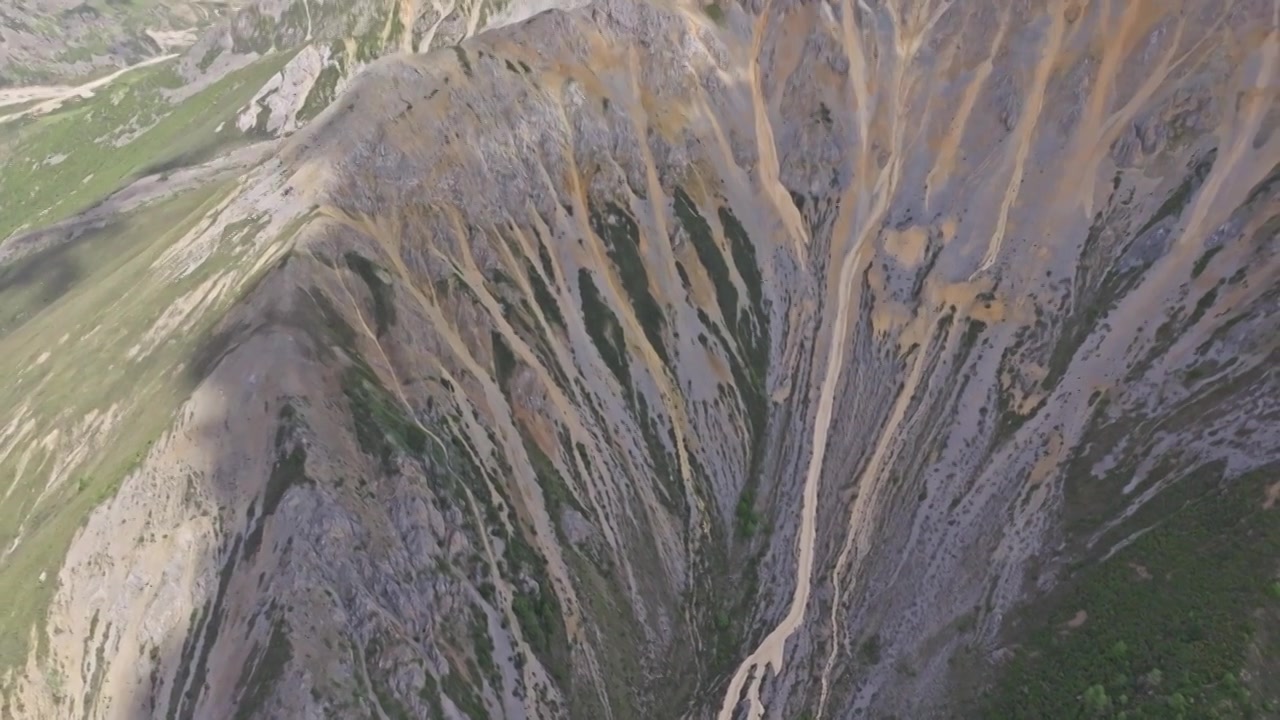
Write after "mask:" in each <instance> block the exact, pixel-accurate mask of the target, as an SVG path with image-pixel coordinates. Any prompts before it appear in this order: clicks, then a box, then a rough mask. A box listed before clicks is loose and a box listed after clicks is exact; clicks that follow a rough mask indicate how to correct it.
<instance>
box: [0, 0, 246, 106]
mask: <svg viewBox="0 0 1280 720" xmlns="http://www.w3.org/2000/svg"><path fill="white" fill-rule="evenodd" d="M242 4H243V3H242V2H240V0H11V2H6V3H5V6H4V7H2V8H0V88H4V87H9V86H23V85H29V84H32V83H37V82H46V83H47V82H54V81H67V80H72V79H78V78H83V77H84V76H87V75H91V74H97V73H102V72H109V71H110V70H112V69H116V68H119V67H123V66H125V65H131V64H134V63H137V62H139V61H141V60H144V59H146V58H150V57H154V56H157V55H161V54H163V53H166V52H171V51H173V50H174V49H182V48H185V47H186V46H187V45H190V44H191V42H192V41H193V40H194V39H195V35H196V33H197V32H199V31H200V29H202V28H203V27H205V26H207V25H209V24H210V23H213V22H216V21H217V20H218V19H219V18H221V17H224V16H226V15H227V14H228V13H230V12H231V11H233V10H235V9H236V8H237V7H239V6H240V5H242Z"/></svg>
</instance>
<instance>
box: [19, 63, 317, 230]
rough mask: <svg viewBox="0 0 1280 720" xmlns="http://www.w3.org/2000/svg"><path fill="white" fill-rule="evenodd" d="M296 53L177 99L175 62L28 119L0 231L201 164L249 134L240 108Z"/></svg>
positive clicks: (43, 220)
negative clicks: (171, 96)
mask: <svg viewBox="0 0 1280 720" xmlns="http://www.w3.org/2000/svg"><path fill="white" fill-rule="evenodd" d="M291 57H292V54H291V53H281V54H277V55H272V56H270V57H266V58H263V59H262V60H259V61H257V62H255V63H254V64H252V65H250V66H248V67H246V68H243V69H241V70H238V71H236V72H234V73H231V74H229V75H227V76H226V77H224V78H222V79H221V80H219V81H218V82H216V83H214V84H213V85H211V86H209V87H208V88H205V89H204V90H202V91H200V92H199V93H196V94H195V95H193V96H191V97H189V98H187V99H186V100H184V101H182V102H181V103H178V104H176V105H173V104H170V103H169V102H168V101H167V100H166V99H165V97H164V93H165V92H167V91H170V90H172V89H173V88H176V87H177V86H178V85H179V84H180V80H179V78H178V77H177V75H176V73H175V72H174V71H173V69H172V68H171V67H169V66H167V65H166V64H161V65H155V66H151V67H147V68H143V69H140V70H137V71H135V72H133V73H129V74H128V75H125V76H123V77H121V78H120V79H119V80H117V81H116V82H115V83H112V84H111V85H108V86H107V87H106V88H104V89H102V90H100V91H99V92H98V94H97V95H96V96H94V97H93V98H90V99H88V100H83V101H79V102H76V103H70V104H68V105H65V106H63V108H62V109H60V110H59V111H57V112H55V113H52V114H50V115H48V116H45V117H41V118H37V119H35V120H34V121H32V122H29V123H27V124H25V125H23V126H22V127H21V128H19V129H18V130H17V131H15V136H14V137H13V138H12V142H11V144H10V147H9V148H7V150H6V152H7V153H8V156H7V158H6V160H5V171H4V172H3V173H0V238H3V237H6V236H8V235H9V234H11V233H12V232H14V231H15V230H17V229H18V228H19V227H22V226H24V225H30V226H32V227H35V226H43V225H48V224H51V223H54V222H57V221H59V220H63V219H66V218H67V217H70V216H71V215H74V214H75V213H77V212H80V211H82V210H84V209H86V208H88V207H90V206H91V205H93V204H94V203H96V202H98V201H100V200H101V199H103V198H105V197H106V196H108V195H109V194H111V193H112V192H114V191H115V190H117V189H119V188H120V187H121V186H123V185H125V184H127V183H128V182H130V181H131V180H133V179H135V178H137V177H141V176H144V175H149V174H153V173H163V172H166V171H168V170H172V169H175V168H179V167H184V166H188V165H193V164H196V163H199V162H203V161H205V160H207V159H209V158H212V157H214V156H216V155H217V154H218V153H219V152H222V151H225V150H226V149H227V148H228V147H229V146H231V145H233V144H235V143H236V142H240V141H242V140H243V138H242V137H241V136H240V135H239V131H238V130H236V128H235V122H234V121H235V117H236V114H237V113H238V112H239V111H240V109H241V108H243V107H244V106H245V104H246V103H248V102H249V100H250V99H252V97H253V95H254V94H255V93H256V92H257V91H258V90H259V89H260V88H261V87H262V86H263V84H265V83H266V81H267V80H268V79H270V77H271V76H272V75H274V74H275V73H276V72H278V71H279V70H280V68H281V67H283V66H284V64H285V63H286V62H288V60H289V59H290V58H291ZM131 131H132V132H135V133H138V132H140V134H137V135H136V137H131V135H130V132H131ZM126 141H127V142H126Z"/></svg>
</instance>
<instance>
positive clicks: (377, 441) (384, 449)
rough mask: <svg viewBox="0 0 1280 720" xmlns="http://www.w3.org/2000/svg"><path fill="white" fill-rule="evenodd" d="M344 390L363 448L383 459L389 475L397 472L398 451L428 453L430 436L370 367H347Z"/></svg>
mask: <svg viewBox="0 0 1280 720" xmlns="http://www.w3.org/2000/svg"><path fill="white" fill-rule="evenodd" d="M342 391H343V393H344V394H345V395H346V396H347V403H348V404H349V406H350V408H351V417H352V420H353V421H354V423H355V430H356V441H357V442H358V443H359V444H360V449H361V450H363V451H364V452H365V453H366V454H368V455H371V456H373V457H376V458H378V459H379V460H381V461H382V467H383V470H384V471H385V472H387V473H392V472H395V457H396V454H397V452H408V453H412V454H413V455H415V456H421V455H422V454H423V453H425V452H426V450H427V440H428V438H427V434H426V433H425V432H423V431H422V428H420V427H418V425H417V424H416V423H414V422H413V420H412V419H411V418H409V417H408V416H407V415H406V414H405V411H404V408H402V407H401V406H400V405H399V404H398V403H397V402H396V400H395V399H394V398H393V397H391V394H390V393H388V392H387V391H386V389H385V388H383V387H382V385H381V384H380V383H379V382H378V380H377V377H376V376H375V375H374V374H373V371H372V370H370V369H369V368H368V367H367V366H363V365H353V366H352V367H349V368H347V370H346V371H345V372H344V373H343V375H342Z"/></svg>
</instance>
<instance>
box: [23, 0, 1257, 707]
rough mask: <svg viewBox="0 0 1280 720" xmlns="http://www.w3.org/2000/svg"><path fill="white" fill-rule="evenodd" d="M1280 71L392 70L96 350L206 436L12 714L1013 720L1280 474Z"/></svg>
mask: <svg viewBox="0 0 1280 720" xmlns="http://www.w3.org/2000/svg"><path fill="white" fill-rule="evenodd" d="M319 5H321V3H318V2H315V1H314V0H313V2H312V8H313V9H314V8H315V7H316V6H319ZM477 7H479V6H477ZM402 10H403V8H402ZM403 12H405V13H407V17H415V18H416V17H422V16H419V15H417V14H415V11H414V9H413V8H410V9H408V10H403ZM477 12H478V11H477ZM313 22H314V19H313ZM423 24H424V23H421V22H418V21H416V20H415V21H414V22H407V21H406V22H405V26H406V27H408V26H413V27H415V28H416V27H418V26H419V25H423ZM1278 26H1280V5H1277V4H1275V3H1267V2H1243V1H1241V2H1235V3H1230V4H1228V5H1227V6H1226V7H1223V5H1222V4H1221V3H1220V2H1208V1H1207V0H1206V1H1205V2H1200V1H1199V0H1187V1H1186V2H1181V3H1166V2H1160V3H1157V2H1139V1H1135V2H1128V3H1109V2H1074V1H1070V2H1068V1H1058V2H1048V3H1041V4H1038V5H1037V6H1035V7H1031V6H1028V5H1027V4H1024V3H1015V2H1008V3H1001V2H988V3H973V4H969V5H962V4H959V3H948V2H946V1H945V0H939V1H938V2H901V3H897V2H876V3H871V2H859V3H853V2H843V3H782V2H773V3H756V4H753V5H747V6H738V5H734V4H714V3H713V4H710V5H706V6H700V5H692V4H681V3H674V2H668V3H642V2H635V1H634V0H602V1H598V2H595V3H592V4H590V5H588V6H585V7H582V8H579V9H570V10H567V11H566V10H551V11H549V12H545V13H542V14H539V15H536V16H534V17H531V18H529V19H528V20H525V21H523V22H520V23H518V24H512V25H509V26H505V27H500V28H498V29H494V30H491V31H488V32H485V33H483V34H481V35H478V36H476V37H472V38H470V39H469V40H467V41H465V42H463V43H462V44H461V45H458V46H455V47H452V48H448V49H445V50H441V51H437V52H432V53H430V54H425V55H424V54H403V55H397V56H395V57H391V58H385V59H383V60H379V61H377V62H374V63H372V64H371V65H369V66H368V67H367V68H366V69H365V70H364V71H363V72H362V73H360V74H358V75H356V76H355V77H354V79H353V80H351V82H350V85H349V86H347V87H346V88H345V89H344V90H343V92H342V93H341V94H340V95H339V96H337V99H336V100H335V101H334V102H333V103H332V104H331V105H328V107H327V109H325V110H323V111H322V112H319V113H318V115H317V116H316V117H315V119H314V120H311V121H310V122H309V123H307V124H306V125H305V126H303V127H302V128H301V130H300V131H298V132H297V133H296V134H294V135H293V136H292V137H291V138H290V139H289V140H288V142H287V144H285V145H282V146H281V148H280V152H279V156H278V157H277V158H276V159H272V160H270V161H268V162H265V163H263V164H262V165H259V166H258V167H256V168H254V169H253V170H252V171H250V172H248V173H247V174H246V175H245V176H244V177H243V178H241V179H239V180H238V181H237V182H236V183H235V184H234V185H233V186H229V187H228V188H227V189H226V190H225V191H224V193H223V194H222V195H220V196H219V197H217V198H214V199H211V200H209V201H208V202H207V203H206V204H205V205H203V206H200V207H199V208H196V209H195V210H193V211H191V213H190V214H189V215H186V216H185V217H189V218H192V224H191V225H190V227H189V228H187V229H184V230H182V231H181V232H175V233H173V237H171V238H170V239H169V240H167V241H165V243H164V244H163V246H162V247H159V248H157V250H156V253H155V256H154V258H152V259H150V260H147V261H146V262H145V263H141V262H140V264H139V268H140V269H141V271H142V272H141V273H140V275H141V276H144V277H146V278H150V279H154V281H155V282H157V283H158V284H157V287H166V288H179V290H177V291H173V290H168V291H166V292H177V296H176V297H174V298H171V299H169V300H168V309H167V310H165V311H164V312H163V313H162V314H159V315H158V317H156V318H155V319H153V320H151V321H149V322H148V323H146V324H145V325H143V326H142V327H144V328H145V332H143V331H134V330H132V329H130V328H120V329H119V330H116V329H115V326H114V325H113V324H112V323H113V321H112V320H110V319H104V320H103V321H102V322H103V323H104V325H103V326H102V327H106V328H108V333H109V334H112V335H114V334H116V333H117V332H119V333H121V334H124V335H126V336H127V337H130V338H132V337H138V338H139V340H137V345H135V346H134V348H132V349H131V350H130V351H129V352H130V354H129V357H130V358H131V359H132V360H133V361H134V362H143V360H140V359H139V358H158V359H157V360H155V364H156V367H157V370H156V372H157V373H158V374H160V375H163V376H165V377H168V378H171V379H172V381H173V382H174V383H176V385H175V386H174V387H175V388H178V389H175V390H173V391H172V392H170V393H169V394H166V395H165V396H164V397H165V400H164V401H163V402H168V403H171V407H173V408H174V412H173V415H172V425H171V426H168V427H167V428H166V429H164V430H163V433H162V434H161V435H160V437H159V439H158V440H156V441H155V442H154V443H151V444H150V445H149V449H148V450H146V452H145V453H144V454H143V455H141V456H140V457H139V458H138V464H137V466H136V468H134V469H132V470H130V471H129V472H128V473H127V474H126V475H125V476H124V479H123V482H121V484H120V486H119V490H118V491H117V492H115V494H114V495H113V496H111V497H110V498H109V499H107V500H106V501H105V502H103V503H102V504H101V505H100V506H98V507H97V508H96V509H94V510H93V511H92V513H91V514H90V515H89V518H88V520H87V521H86V523H85V525H84V526H83V528H82V529H80V530H79V532H78V533H77V535H76V536H75V538H74V539H73V540H72V541H71V542H70V548H69V550H68V552H67V556H66V559H65V561H64V563H63V565H62V568H61V571H60V572H59V573H58V576H57V578H56V581H57V582H56V590H51V594H52V597H51V601H50V606H49V609H48V613H47V617H46V619H45V620H44V622H43V624H37V625H36V628H35V630H33V631H32V640H31V642H30V643H29V645H30V649H28V650H26V652H25V655H24V657H25V662H24V663H22V664H21V666H19V667H18V668H15V669H14V670H13V671H11V672H10V675H9V679H8V681H7V684H6V688H7V689H6V694H5V702H6V708H7V710H8V712H10V713H13V714H15V715H17V716H21V717H63V716H66V717H71V716H82V715H87V716H90V717H121V718H132V717H230V716H236V717H335V716H342V717H346V716H361V717H363V716H370V717H446V718H460V717H471V718H480V717H511V718H519V717H529V718H543V717H584V718H585V717H590V718H600V717H604V718H630V717H635V718H653V717H691V718H703V717H719V718H722V719H724V720H728V719H729V718H737V717H750V718H759V717H769V718H796V717H806V716H812V717H842V718H843V717H891V716H898V717H949V716H954V715H959V714H964V713H966V712H971V709H970V708H968V706H967V705H963V704H962V703H961V702H960V700H959V699H958V698H960V696H961V694H962V693H963V692H965V691H968V690H971V689H972V688H973V687H975V686H980V685H983V684H987V683H988V682H989V678H990V677H994V676H995V675H996V674H997V673H998V672H999V671H1000V668H1001V667H1002V662H1003V661H1004V658H1005V657H1006V655H1007V648H1003V646H1005V645H1006V644H1007V643H1008V642H1010V640H1009V638H1010V633H1011V632H1012V625H1011V622H1010V618H1012V617H1013V616H1014V613H1015V611H1016V610H1017V609H1018V608H1019V607H1021V606H1023V605H1025V604H1026V603H1028V602H1035V601H1036V600H1037V599H1038V598H1039V597H1040V596H1041V594H1042V593H1044V592H1048V591H1050V590H1051V589H1052V588H1054V587H1056V586H1058V585H1059V584H1060V583H1062V582H1064V581H1066V580H1067V579H1069V578H1070V577H1072V576H1073V574H1074V573H1075V572H1076V569H1077V567H1078V566H1079V564H1080V563H1087V562H1094V561H1098V560H1100V559H1101V558H1103V557H1105V556H1109V555H1110V554H1111V553H1112V552H1113V551H1116V550H1117V549H1118V548H1120V547H1122V546H1124V545H1125V544H1127V543H1129V542H1131V541H1133V539H1134V538H1135V537H1137V536H1138V535H1139V534H1140V533H1141V532H1145V531H1146V530H1148V529H1150V528H1151V527H1152V526H1153V525H1154V524H1156V522H1155V521H1154V520H1152V519H1151V518H1152V517H1153V516H1152V510H1153V508H1158V507H1160V506H1161V503H1164V502H1165V501H1166V500H1167V499H1168V498H1170V497H1175V498H1176V497H1182V496H1183V495H1185V494H1186V493H1188V492H1190V491H1191V489H1193V488H1194V489H1196V490H1197V491H1199V490H1201V489H1203V488H1204V487H1213V488H1219V487H1233V486H1234V485H1233V483H1235V481H1236V480H1237V479H1238V478H1241V477H1253V476H1254V475H1255V474H1257V473H1258V472H1262V473H1264V474H1265V473H1274V471H1275V469H1276V468H1277V462H1278V461H1280V457H1277V452H1276V448H1277V447H1280V422H1278V420H1280V387H1277V383H1278V382H1280V379H1278V378H1277V374H1276V367H1277V365H1276V359H1277V343H1278V342H1280V314H1278V313H1277V312H1276V311H1277V310H1278V309H1280V294H1278V290H1277V288H1278V287H1280V284H1278V283H1277V279H1278V274H1280V254H1278V248H1280V245H1278V244H1277V242H1276V236H1277V231H1278V230H1280V228H1278V225H1277V223H1280V201H1278V198H1280V194H1278V193H1277V188H1278V187H1280V186H1277V184H1276V183H1277V182H1280V176H1278V175H1277V168H1278V163H1280V135H1277V134H1276V133H1275V130H1276V127H1277V124H1278V123H1280V111H1278V110H1277V105H1276V101H1275V100H1276V97H1275V92H1276V89H1277V87H1278V84H1280V57H1278V56H1280V31H1278V30H1277V27H1278ZM313 28H314V26H313ZM409 49H412V48H409ZM299 57H300V56H299ZM146 287H149V286H148V285H143V286H142V288H143V289H138V288H135V289H133V290H131V293H133V295H132V296H126V297H132V298H133V302H134V304H135V305H136V304H138V302H139V301H137V294H138V293H142V292H148V291H147V290H145V288H146ZM156 292H157V293H159V292H160V291H159V290H157V291H156ZM157 297H160V296H159V295H158V296H157ZM130 333H132V334H130ZM92 336H93V333H91V334H90V336H89V337H86V338H85V339H84V340H72V342H73V343H76V342H79V343H82V344H83V343H88V342H91V339H90V338H92ZM193 338H196V339H198V342H192V340H193ZM0 339H3V338H2V337H0ZM183 343H187V344H186V345H184V344H183ZM175 347H183V348H187V350H185V351H184V354H183V355H182V356H181V357H174V356H173V353H174V352H175V351H174V350H173V349H174V348H175ZM166 353H168V354H166ZM148 362H150V361H148ZM113 367H114V366H113ZM49 372H51V373H52V372H57V370H56V369H55V370H50V371H49ZM108 375H110V373H109V372H108ZM111 377H113V376H111ZM45 382H50V381H45ZM157 402H160V401H157ZM166 407H167V406H166ZM111 408H112V410H113V411H118V412H120V413H124V414H125V415H126V416H127V413H129V412H133V411H134V409H133V408H131V407H129V406H127V405H125V406H122V407H121V406H117V405H112V406H111ZM25 417H26V416H24V415H19V417H18V418H17V419H15V420H14V421H13V422H12V423H11V424H10V426H9V427H8V428H5V429H4V430H3V434H0V459H3V458H5V457H7V456H9V455H10V454H11V453H20V452H22V448H23V447H24V443H30V442H31V441H32V439H33V438H35V437H38V436H39V431H35V430H33V429H32V428H33V427H35V425H34V421H32V424H31V426H30V427H28V426H27V425H24V423H25V422H26V419H25ZM92 417H93V418H99V417H100V415H99V414H97V411H95V414H94V415H93V416H92ZM112 417H114V415H112ZM91 419H92V418H91ZM90 425H91V427H94V428H97V427H100V426H101V423H98V424H93V423H90ZM106 427H107V428H110V427H112V426H111V425H110V424H108V425H107V426H106ZM82 432H85V433H86V434H89V435H92V433H90V432H89V431H88V430H84V431H82ZM100 434H102V435H104V436H107V437H109V432H104V433H100ZM104 442H105V441H103V440H101V439H97V440H93V441H92V442H90V443H89V445H88V447H89V448H90V449H89V450H86V452H89V453H92V452H97V450H95V449H94V448H98V447H101V446H102V445H103V443H104ZM94 443H97V444H94ZM24 465H25V462H24ZM20 472H21V471H20ZM60 472H61V474H60V475H58V483H55V482H54V481H53V480H50V483H49V485H50V489H48V490H47V491H46V492H51V493H56V492H58V487H59V483H62V484H65V481H67V480H68V479H69V476H70V473H71V472H72V471H70V470H67V469H65V468H61V469H60ZM1206 478H1208V479H1206ZM16 486H17V481H16V480H15V481H14V484H13V487H16ZM1250 487H1252V486H1250ZM1268 487H1269V488H1270V490H1271V491H1272V492H1275V487H1274V486H1271V485H1266V484H1264V485H1263V486H1262V488H1263V490H1265V489H1266V488H1268ZM1251 492H1252V490H1251ZM1276 494H1280V493H1276ZM1251 497H1252V496H1251ZM1253 500H1254V501H1256V502H1255V503H1254V504H1259V505H1260V504H1262V503H1263V502H1264V500H1265V496H1264V494H1262V492H1261V491H1259V494H1257V497H1256V498H1253ZM1273 500H1274V498H1273ZM1272 504H1274V503H1269V504H1267V505H1266V507H1267V508H1268V509H1269V508H1270V507H1271V505H1272ZM1157 520H1158V517H1157ZM1267 522H1269V523H1271V525H1272V526H1274V523H1275V519H1274V517H1271V516H1267ZM1224 532H1227V531H1224ZM1268 537H1270V536H1268ZM21 542H22V536H21V535H19V536H18V539H17V540H15V541H14V548H17V547H19V546H20V543H21ZM14 548H10V550H9V553H12V552H14ZM6 555H8V553H6ZM1269 572H1271V573H1272V574H1273V575H1274V573H1275V572H1276V569H1274V568H1272V569H1270V570H1269ZM50 581H52V578H50ZM1002 648H1003V649H1002ZM975 677H976V679H975Z"/></svg>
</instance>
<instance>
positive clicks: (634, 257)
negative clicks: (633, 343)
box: [590, 202, 671, 364]
mask: <svg viewBox="0 0 1280 720" xmlns="http://www.w3.org/2000/svg"><path fill="white" fill-rule="evenodd" d="M590 213H591V229H592V230H594V231H595V233H596V235H598V236H599V237H600V238H601V239H603V240H604V242H605V246H606V247H607V249H608V253H609V259H610V260H612V261H613V264H614V266H615V267H617V268H618V278H619V280H621V281H622V288H623V289H624V290H626V291H627V295H628V296H629V297H630V299H631V306H632V307H633V308H634V309H635V313H636V319H637V320H639V322H640V327H641V329H642V330H644V335H645V337H646V338H648V339H649V344H650V345H652V346H653V349H654V351H655V352H657V353H658V357H660V358H662V361H663V362H664V363H668V364H670V362H671V360H670V359H669V358H668V357H667V349H666V346H665V344H664V342H663V334H664V332H665V329H666V324H667V319H666V316H665V315H664V314H663V312H662V307H661V306H660V305H658V302H657V301H656V300H654V299H653V295H652V294H650V292H649V273H648V272H647V271H646V270H645V262H644V258H643V257H641V256H640V228H639V227H638V226H637V225H636V220H635V218H634V217H632V216H631V213H629V212H627V211H626V210H624V209H622V208H621V207H619V206H618V205H617V204H615V203H612V202H610V203H607V204H606V205H605V208H604V210H603V211H601V210H600V209H598V208H596V207H595V206H592V207H591V208H590Z"/></svg>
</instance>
